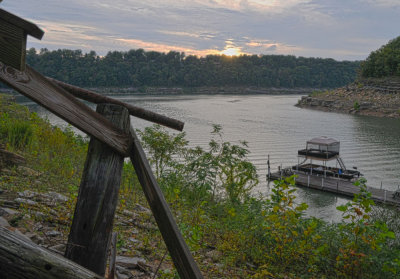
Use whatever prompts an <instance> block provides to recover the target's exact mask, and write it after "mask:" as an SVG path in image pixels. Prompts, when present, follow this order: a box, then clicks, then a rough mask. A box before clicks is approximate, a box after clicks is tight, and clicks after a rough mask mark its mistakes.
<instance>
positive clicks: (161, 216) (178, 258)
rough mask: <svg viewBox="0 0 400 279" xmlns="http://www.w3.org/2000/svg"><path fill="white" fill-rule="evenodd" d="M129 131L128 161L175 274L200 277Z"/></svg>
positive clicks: (142, 153) (186, 278)
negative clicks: (130, 141) (175, 271)
mask: <svg viewBox="0 0 400 279" xmlns="http://www.w3.org/2000/svg"><path fill="white" fill-rule="evenodd" d="M131 135H132V139H133V143H132V148H131V150H130V158H131V161H132V164H133V166H134V168H135V172H136V174H137V176H138V179H139V181H140V184H141V185H142V188H143V192H144V193H145V196H146V199H147V201H148V203H149V205H150V208H151V211H152V212H153V215H154V218H155V219H156V222H157V225H158V228H159V229H160V232H161V235H162V237H163V239H164V242H165V244H166V245H167V248H168V251H169V254H170V255H171V258H172V260H173V261H174V264H175V267H176V269H177V271H178V273H179V276H180V278H182V279H201V278H203V275H202V274H201V272H200V270H199V268H198V266H197V264H196V262H195V261H194V259H193V256H192V254H191V253H190V251H189V248H188V246H187V245H186V243H185V240H184V239H183V237H182V234H181V232H180V230H179V228H178V226H177V224H176V222H175V220H174V217H173V216H172V213H171V210H170V209H169V206H168V204H167V202H166V201H165V198H164V195H163V193H162V191H161V189H160V186H159V185H158V183H157V181H156V178H155V177H154V174H153V172H152V170H151V167H150V165H149V163H148V161H147V159H146V155H145V153H144V151H143V148H142V146H141V144H140V142H139V139H138V138H137V136H136V134H135V132H134V131H133V129H132V128H131Z"/></svg>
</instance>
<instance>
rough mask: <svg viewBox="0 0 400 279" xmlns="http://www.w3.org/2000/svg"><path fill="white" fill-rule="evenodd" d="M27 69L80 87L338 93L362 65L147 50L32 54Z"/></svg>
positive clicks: (299, 59)
mask: <svg viewBox="0 0 400 279" xmlns="http://www.w3.org/2000/svg"><path fill="white" fill-rule="evenodd" d="M27 63H28V64H29V65H31V66H32V67H34V68H35V69H36V70H38V71H39V72H41V73H42V74H44V75H47V76H50V77H53V78H55V79H58V80H61V81H64V82H67V83H71V84H74V85H77V86H82V87H137V88H139V87H143V86H154V87H157V86H162V87H199V86H256V87H283V88H296V87H312V88H334V87H339V86H343V85H346V84H348V83H350V82H352V81H354V80H355V78H356V76H357V70H358V69H359V66H360V62H359V61H336V60H334V59H323V58H305V57H296V56H292V55H240V56H233V57H230V56H226V55H207V56H205V57H197V56H193V55H188V56H186V55H185V54H184V53H182V52H176V51H170V52H168V53H161V52H156V51H145V50H143V49H136V50H129V51H110V52H108V53H107V55H105V56H100V55H98V54H96V52H94V51H90V52H88V53H83V52H82V51H81V50H69V49H59V50H53V51H50V50H48V49H45V48H44V49H41V50H40V51H37V50H36V49H34V48H31V49H29V50H28V51H27Z"/></svg>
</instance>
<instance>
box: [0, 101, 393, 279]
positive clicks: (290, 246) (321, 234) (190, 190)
mask: <svg viewBox="0 0 400 279" xmlns="http://www.w3.org/2000/svg"><path fill="white" fill-rule="evenodd" d="M0 102H1V106H0V143H3V144H6V146H7V148H8V149H9V150H13V151H15V152H18V153H21V154H23V155H24V156H25V157H26V158H27V160H28V166H29V167H31V168H33V169H35V170H36V171H39V172H41V173H43V174H42V175H41V176H40V183H37V180H36V181H35V179H32V178H31V177H22V176H21V177H20V176H18V172H15V176H10V175H8V176H7V178H5V179H3V176H2V175H0V188H2V189H12V190H14V191H21V190H24V189H27V188H28V189H30V190H36V191H49V190H50V189H51V190H57V191H59V192H62V193H69V196H70V197H71V202H70V203H69V204H70V205H71V207H70V208H67V209H64V208H63V209H62V210H64V211H65V210H69V212H62V213H63V216H64V218H65V220H63V222H64V223H65V224H66V226H65V227H64V228H68V224H70V222H71V219H70V217H68V216H71V215H72V212H73V208H72V205H73V204H74V203H73V201H74V200H75V198H76V193H77V188H78V186H79V180H80V177H81V171H82V168H83V165H84V158H85V153H86V148H87V142H86V141H84V140H83V139H82V138H80V137H76V136H74V135H73V133H72V132H71V131H69V130H66V131H62V130H60V129H59V128H55V127H52V126H51V125H50V124H49V123H48V122H47V121H44V120H42V119H40V118H38V117H37V116H36V115H35V114H32V113H29V112H28V111H27V110H26V109H23V108H21V107H19V106H17V105H15V104H13V103H12V102H9V101H7V100H6V99H4V98H3V97H1V98H0ZM139 134H140V136H141V138H142V140H143V145H144V147H145V148H146V149H147V150H148V154H150V161H151V163H152V164H153V166H154V169H155V172H156V175H157V177H158V180H159V182H160V185H161V187H162V189H163V191H164V194H165V196H166V199H167V201H168V202H169V204H170V205H171V208H172V209H173V211H174V215H175V216H176V218H177V221H178V224H179V226H180V228H181V231H182V233H183V235H184V237H185V239H186V241H187V243H188V244H189V246H190V248H191V251H192V252H193V254H194V256H195V259H196V261H197V262H198V263H199V265H200V269H201V270H202V271H203V272H204V273H205V275H206V277H208V278H398V277H399V274H400V261H399V259H400V244H399V241H398V238H399V227H400V226H398V225H395V224H396V223H393V222H391V221H392V220H395V219H396V217H397V216H396V214H397V212H394V213H393V211H390V214H388V213H387V212H386V213H384V214H385V216H386V217H387V219H385V220H384V219H383V218H381V216H382V215H377V214H376V212H377V211H376V208H377V207H375V206H374V204H373V202H372V201H371V198H370V193H369V192H367V189H366V187H365V181H362V180H361V181H360V182H358V184H357V185H358V186H359V187H360V194H359V195H357V196H356V197H355V198H354V200H353V201H350V202H349V203H348V204H346V205H344V206H340V207H338V210H340V211H341V212H343V222H341V223H338V224H331V223H326V222H324V221H322V220H320V219H316V218H306V217H305V215H304V211H305V210H306V208H307V205H306V204H297V203H296V196H295V193H296V192H295V191H296V189H295V188H294V187H293V184H294V178H293V177H289V178H286V179H284V180H282V181H275V182H274V185H273V186H272V191H271V192H272V194H271V195H270V196H269V197H267V198H265V197H257V196H254V195H251V190H252V189H253V188H254V186H255V185H256V184H257V182H258V177H257V174H256V170H255V168H254V166H253V165H252V164H251V163H249V162H248V161H247V159H246V155H247V154H248V150H247V149H246V143H245V142H242V143H240V144H238V145H236V144H232V143H228V142H225V141H223V134H222V130H221V127H219V126H215V127H214V130H213V132H212V140H211V141H210V144H209V146H208V148H206V149H203V148H200V147H195V148H190V147H189V146H188V142H187V141H186V140H185V136H184V134H178V135H172V134H169V133H167V132H166V131H165V130H163V129H162V128H160V127H159V126H153V127H148V128H146V129H145V130H143V131H141V132H140V133H139ZM121 183H122V185H121V192H120V203H119V207H118V212H121V213H123V212H124V211H125V210H130V209H131V208H132V207H134V206H135V204H136V203H141V204H144V203H145V201H144V197H143V193H142V190H141V188H140V185H139V184H138V181H137V178H136V175H135V173H134V171H133V169H132V166H131V164H130V163H127V164H125V166H124V172H123V177H122V182H121ZM53 209H54V210H57V208H52V209H51V210H53ZM49 210H50V209H49ZM140 218H141V219H140V222H141V223H147V222H151V218H149V217H145V216H141V217H140ZM384 221H386V222H384ZM389 222H390V223H389ZM387 224H388V225H389V227H390V229H391V230H389V228H388V226H387ZM397 224H398V223H397ZM115 230H118V232H119V235H120V236H121V237H120V238H119V241H118V247H120V248H121V247H126V245H127V243H126V240H127V239H129V238H130V237H132V236H133V237H135V238H138V237H140V241H141V242H142V247H136V249H137V250H140V252H141V253H142V254H141V256H145V257H146V258H147V259H155V260H161V259H162V258H163V254H164V253H165V251H166V248H165V245H164V244H163V241H162V238H161V236H160V234H159V233H158V232H157V231H156V230H151V229H146V230H145V231H142V232H141V233H140V234H138V233H137V232H136V233H135V232H134V231H133V230H132V229H131V228H129V227H123V226H119V225H116V227H115ZM66 233H67V232H66ZM395 233H396V234H397V236H396V235H395ZM132 253H133V252H132ZM165 261H166V262H169V263H170V262H171V260H170V259H169V258H168V257H167V258H166V259H165ZM158 274H159V276H160V277H161V278H174V276H176V274H175V272H173V271H171V269H168V268H164V269H162V270H160V271H159V272H158Z"/></svg>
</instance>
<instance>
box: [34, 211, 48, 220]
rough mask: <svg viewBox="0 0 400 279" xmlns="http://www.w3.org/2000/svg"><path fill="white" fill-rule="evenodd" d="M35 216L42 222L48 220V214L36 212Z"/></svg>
mask: <svg viewBox="0 0 400 279" xmlns="http://www.w3.org/2000/svg"><path fill="white" fill-rule="evenodd" d="M33 214H34V215H35V217H36V218H38V219H41V220H45V219H46V217H47V216H46V214H44V213H43V212H40V211H35V212H34V213H33Z"/></svg>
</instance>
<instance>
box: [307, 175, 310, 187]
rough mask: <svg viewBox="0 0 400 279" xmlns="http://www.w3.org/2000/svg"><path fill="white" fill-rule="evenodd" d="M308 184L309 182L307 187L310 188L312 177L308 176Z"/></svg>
mask: <svg viewBox="0 0 400 279" xmlns="http://www.w3.org/2000/svg"><path fill="white" fill-rule="evenodd" d="M307 178H308V182H307V186H308V187H310V175H308V177H307Z"/></svg>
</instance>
